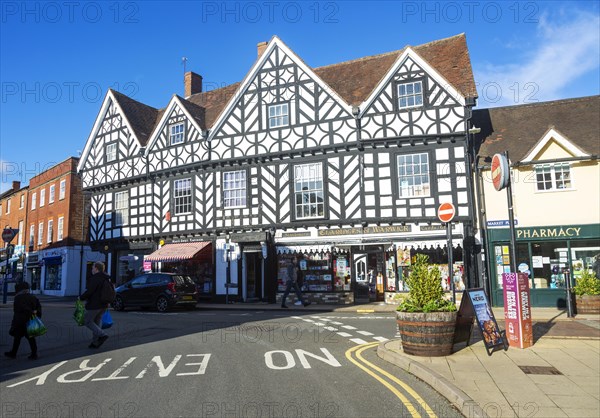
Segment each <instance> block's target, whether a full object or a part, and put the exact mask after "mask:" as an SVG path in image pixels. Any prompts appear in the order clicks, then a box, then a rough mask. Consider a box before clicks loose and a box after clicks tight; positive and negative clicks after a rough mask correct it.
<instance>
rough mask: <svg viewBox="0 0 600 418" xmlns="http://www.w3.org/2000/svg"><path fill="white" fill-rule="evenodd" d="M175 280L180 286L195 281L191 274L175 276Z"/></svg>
mask: <svg viewBox="0 0 600 418" xmlns="http://www.w3.org/2000/svg"><path fill="white" fill-rule="evenodd" d="M173 281H174V282H175V284H177V285H180V286H181V285H185V284H191V285H193V284H194V281H193V280H192V279H191V277H190V276H173Z"/></svg>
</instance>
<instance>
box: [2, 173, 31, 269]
mask: <svg viewBox="0 0 600 418" xmlns="http://www.w3.org/2000/svg"><path fill="white" fill-rule="evenodd" d="M27 197H28V187H27V186H25V187H23V188H21V182H20V181H13V182H12V187H11V188H10V189H9V190H7V191H5V192H4V193H2V194H0V227H1V228H2V229H4V228H5V227H10V228H13V229H18V230H19V232H18V233H17V235H16V236H15V237H14V238H13V240H12V241H11V242H10V243H11V244H13V245H14V246H15V249H14V253H13V255H12V257H11V258H9V257H8V256H7V253H6V250H5V248H6V245H7V244H6V243H4V242H3V243H2V249H1V250H0V273H2V274H4V272H5V271H6V268H7V265H10V267H11V268H10V270H9V271H10V272H11V275H12V277H13V278H15V279H17V280H18V279H20V278H22V277H23V262H24V259H25V250H26V248H25V246H26V244H27V234H26V232H25V226H26V225H27V222H26V217H27V202H28V198H27ZM7 258H9V260H8V262H7Z"/></svg>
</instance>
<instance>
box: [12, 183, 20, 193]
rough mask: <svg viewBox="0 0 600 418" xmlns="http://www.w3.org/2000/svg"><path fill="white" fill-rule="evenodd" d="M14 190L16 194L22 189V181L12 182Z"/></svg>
mask: <svg viewBox="0 0 600 418" xmlns="http://www.w3.org/2000/svg"><path fill="white" fill-rule="evenodd" d="M12 189H13V190H14V191H15V192H16V191H17V190H19V189H21V182H20V181H13V182H12Z"/></svg>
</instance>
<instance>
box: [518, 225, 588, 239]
mask: <svg viewBox="0 0 600 418" xmlns="http://www.w3.org/2000/svg"><path fill="white" fill-rule="evenodd" d="M580 232H581V228H573V227H571V228H561V227H559V228H528V229H517V239H524V238H557V237H578V236H580Z"/></svg>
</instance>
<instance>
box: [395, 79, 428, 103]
mask: <svg viewBox="0 0 600 418" xmlns="http://www.w3.org/2000/svg"><path fill="white" fill-rule="evenodd" d="M422 104H423V84H422V82H421V81H415V82H412V83H402V84H398V107H399V108H400V109H404V108H408V107H416V106H421V105H422Z"/></svg>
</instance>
